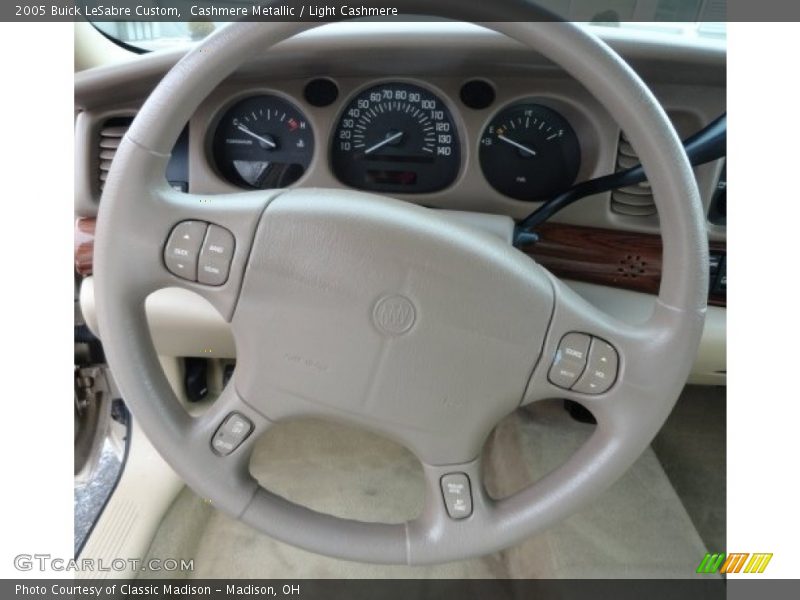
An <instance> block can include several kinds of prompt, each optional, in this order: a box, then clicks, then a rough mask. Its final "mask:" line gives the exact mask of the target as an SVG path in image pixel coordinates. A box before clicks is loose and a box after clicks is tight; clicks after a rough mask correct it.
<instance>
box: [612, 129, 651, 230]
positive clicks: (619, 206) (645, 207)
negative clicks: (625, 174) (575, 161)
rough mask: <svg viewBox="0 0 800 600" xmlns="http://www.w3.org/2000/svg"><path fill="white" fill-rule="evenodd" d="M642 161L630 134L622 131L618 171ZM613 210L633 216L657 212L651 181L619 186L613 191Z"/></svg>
mask: <svg viewBox="0 0 800 600" xmlns="http://www.w3.org/2000/svg"><path fill="white" fill-rule="evenodd" d="M640 162H641V161H640V160H639V156H638V155H637V154H636V152H635V151H634V149H633V146H631V143H630V140H628V136H626V135H625V132H622V133H621V134H620V136H619V146H618V147H617V171H625V170H627V169H630V168H631V167H635V166H636V165H638V164H639V163H640ZM611 210H612V211H614V212H615V213H619V214H621V215H629V216H632V217H648V216H650V215H654V214H656V203H655V202H654V201H653V192H652V190H651V189H650V182H648V181H644V182H642V183H638V184H636V185H630V186H628V187H624V188H619V189H618V190H614V191H612V192H611Z"/></svg>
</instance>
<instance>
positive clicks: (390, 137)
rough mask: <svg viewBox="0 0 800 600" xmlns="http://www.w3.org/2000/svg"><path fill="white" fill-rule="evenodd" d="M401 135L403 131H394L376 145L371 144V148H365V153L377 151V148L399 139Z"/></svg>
mask: <svg viewBox="0 0 800 600" xmlns="http://www.w3.org/2000/svg"><path fill="white" fill-rule="evenodd" d="M401 137H403V132H402V131H398V132H397V133H393V134H392V135H387V136H386V139H383V140H381V141H380V142H378V143H377V144H375V145H374V146H370V147H369V148H367V149H366V150H364V154H371V153H373V152H375V150H377V149H378V148H383V147H384V146H385V145H386V144H391V143H392V142H393V141H395V140H399V139H400V138H401Z"/></svg>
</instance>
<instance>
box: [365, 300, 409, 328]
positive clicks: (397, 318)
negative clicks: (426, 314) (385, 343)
mask: <svg viewBox="0 0 800 600" xmlns="http://www.w3.org/2000/svg"><path fill="white" fill-rule="evenodd" d="M416 318H417V312H416V311H415V310H414V305H413V304H412V303H411V300H409V299H408V298H406V297H405V296H398V295H393V296H384V297H383V298H381V299H380V300H378V302H377V303H376V304H375V310H373V311H372V319H373V321H375V326H376V327H377V328H378V329H379V330H380V331H382V332H383V333H385V334H387V335H401V334H403V333H405V332H406V331H408V330H409V329H411V326H412V325H414V321H415V319H416Z"/></svg>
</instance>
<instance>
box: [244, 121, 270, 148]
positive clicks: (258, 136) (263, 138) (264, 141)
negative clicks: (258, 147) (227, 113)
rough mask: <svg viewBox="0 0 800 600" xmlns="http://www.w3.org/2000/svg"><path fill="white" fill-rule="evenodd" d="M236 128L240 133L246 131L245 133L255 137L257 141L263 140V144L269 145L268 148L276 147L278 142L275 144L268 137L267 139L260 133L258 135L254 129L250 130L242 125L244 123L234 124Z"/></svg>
mask: <svg viewBox="0 0 800 600" xmlns="http://www.w3.org/2000/svg"><path fill="white" fill-rule="evenodd" d="M236 129H238V130H239V131H241V132H242V133H246V134H247V135H249V136H250V137H251V138H255V139H257V140H258V141H259V142H263V143H264V144H266V145H267V146H269V147H270V148H277V147H278V144H276V143H275V142H273V141H272V140H270V139H267V138H265V137H263V136H260V135H258V134H257V133H255V132H254V131H250V130H249V129H248V128H247V127H245V126H244V125H242V124H241V123H239V124H238V125H237V126H236Z"/></svg>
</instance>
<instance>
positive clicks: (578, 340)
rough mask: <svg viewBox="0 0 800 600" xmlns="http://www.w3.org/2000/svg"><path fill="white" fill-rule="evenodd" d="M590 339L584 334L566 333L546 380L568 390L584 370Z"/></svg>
mask: <svg viewBox="0 0 800 600" xmlns="http://www.w3.org/2000/svg"><path fill="white" fill-rule="evenodd" d="M590 341H591V338H590V337H589V336H588V335H586V334H585V333H568V334H567V335H565V336H564V337H563V338H561V343H560V344H559V345H558V350H557V351H556V357H555V359H554V360H553V364H552V366H551V367H550V372H549V373H548V375H547V376H548V378H549V379H550V382H551V383H553V384H554V385H557V386H558V387H561V388H564V389H569V388H570V387H572V385H573V384H574V383H575V382H576V381H577V380H578V377H580V376H581V373H583V370H584V369H585V368H586V354H587V352H588V351H589V342H590Z"/></svg>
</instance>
